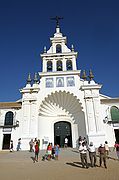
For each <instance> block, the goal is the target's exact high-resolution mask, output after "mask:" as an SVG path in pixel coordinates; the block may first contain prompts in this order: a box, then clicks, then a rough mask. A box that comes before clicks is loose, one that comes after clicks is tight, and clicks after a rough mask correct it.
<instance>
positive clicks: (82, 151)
mask: <svg viewBox="0 0 119 180" xmlns="http://www.w3.org/2000/svg"><path fill="white" fill-rule="evenodd" d="M79 152H80V157H81V163H82V167H83V168H85V166H86V168H88V163H87V147H86V145H85V142H83V143H82V144H81V145H80V146H79Z"/></svg>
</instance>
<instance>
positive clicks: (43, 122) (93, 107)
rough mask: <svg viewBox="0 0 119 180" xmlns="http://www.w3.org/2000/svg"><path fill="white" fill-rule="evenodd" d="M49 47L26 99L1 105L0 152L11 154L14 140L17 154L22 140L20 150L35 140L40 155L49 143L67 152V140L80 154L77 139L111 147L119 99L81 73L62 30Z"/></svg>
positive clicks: (118, 130) (116, 136) (118, 133)
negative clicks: (9, 151)
mask: <svg viewBox="0 0 119 180" xmlns="http://www.w3.org/2000/svg"><path fill="white" fill-rule="evenodd" d="M50 41H51V47H50V49H49V50H47V49H46V47H44V52H43V53H42V54H41V59H42V72H39V73H35V77H34V81H33V83H31V77H30V74H29V75H28V79H27V83H26V86H25V87H23V88H22V89H21V90H20V93H21V95H22V98H21V99H20V100H18V101H17V102H1V103H0V150H4V149H9V145H10V140H13V142H14V149H16V147H17V141H18V139H19V138H21V148H22V150H28V149H29V141H30V140H31V139H32V138H33V139H34V138H36V137H37V138H38V139H40V144H41V145H40V147H41V149H45V148H46V146H47V143H48V142H52V143H53V144H55V143H58V144H59V145H60V146H61V147H63V146H64V139H65V137H67V138H68V140H69V141H68V143H69V144H68V146H70V147H73V148H76V147H77V141H78V138H79V136H82V137H86V139H87V141H88V142H91V141H93V142H94V144H95V145H96V146H97V147H98V146H99V145H100V144H101V143H104V142H105V140H106V141H108V143H109V146H110V147H111V146H113V145H114V143H115V141H118V142H119V98H111V97H107V96H105V95H102V94H100V89H101V86H102V85H100V84H98V83H96V82H95V81H94V80H93V74H92V71H91V70H90V71H89V75H88V77H89V79H88V78H87V76H86V73H85V71H83V72H82V71H81V70H78V69H77V65H76V61H77V52H75V51H74V47H73V45H72V46H71V49H69V48H68V47H67V38H66V37H64V36H63V35H62V33H61V30H60V27H59V25H57V26H56V31H55V33H54V35H53V37H51V38H50ZM38 77H40V80H39V78H38Z"/></svg>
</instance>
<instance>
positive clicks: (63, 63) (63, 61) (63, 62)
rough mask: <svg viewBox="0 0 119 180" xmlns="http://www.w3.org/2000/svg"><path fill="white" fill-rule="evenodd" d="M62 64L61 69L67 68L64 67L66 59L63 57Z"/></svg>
mask: <svg viewBox="0 0 119 180" xmlns="http://www.w3.org/2000/svg"><path fill="white" fill-rule="evenodd" d="M62 65H63V71H66V70H67V69H66V59H65V58H63V60H62Z"/></svg>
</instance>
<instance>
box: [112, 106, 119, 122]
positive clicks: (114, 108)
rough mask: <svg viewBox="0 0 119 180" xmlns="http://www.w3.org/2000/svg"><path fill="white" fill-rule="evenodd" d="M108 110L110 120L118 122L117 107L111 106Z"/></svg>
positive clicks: (118, 110) (118, 111)
mask: <svg viewBox="0 0 119 180" xmlns="http://www.w3.org/2000/svg"><path fill="white" fill-rule="evenodd" d="M110 111H111V119H112V122H114V123H116V122H117V123H119V109H118V108H117V107H116V106H112V107H111V110H110Z"/></svg>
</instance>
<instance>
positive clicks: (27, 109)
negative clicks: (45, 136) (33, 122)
mask: <svg viewBox="0 0 119 180" xmlns="http://www.w3.org/2000/svg"><path fill="white" fill-rule="evenodd" d="M29 122H30V102H29V101H26V102H24V103H23V124H22V125H23V126H22V133H23V134H24V135H26V134H27V135H28V134H29Z"/></svg>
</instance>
